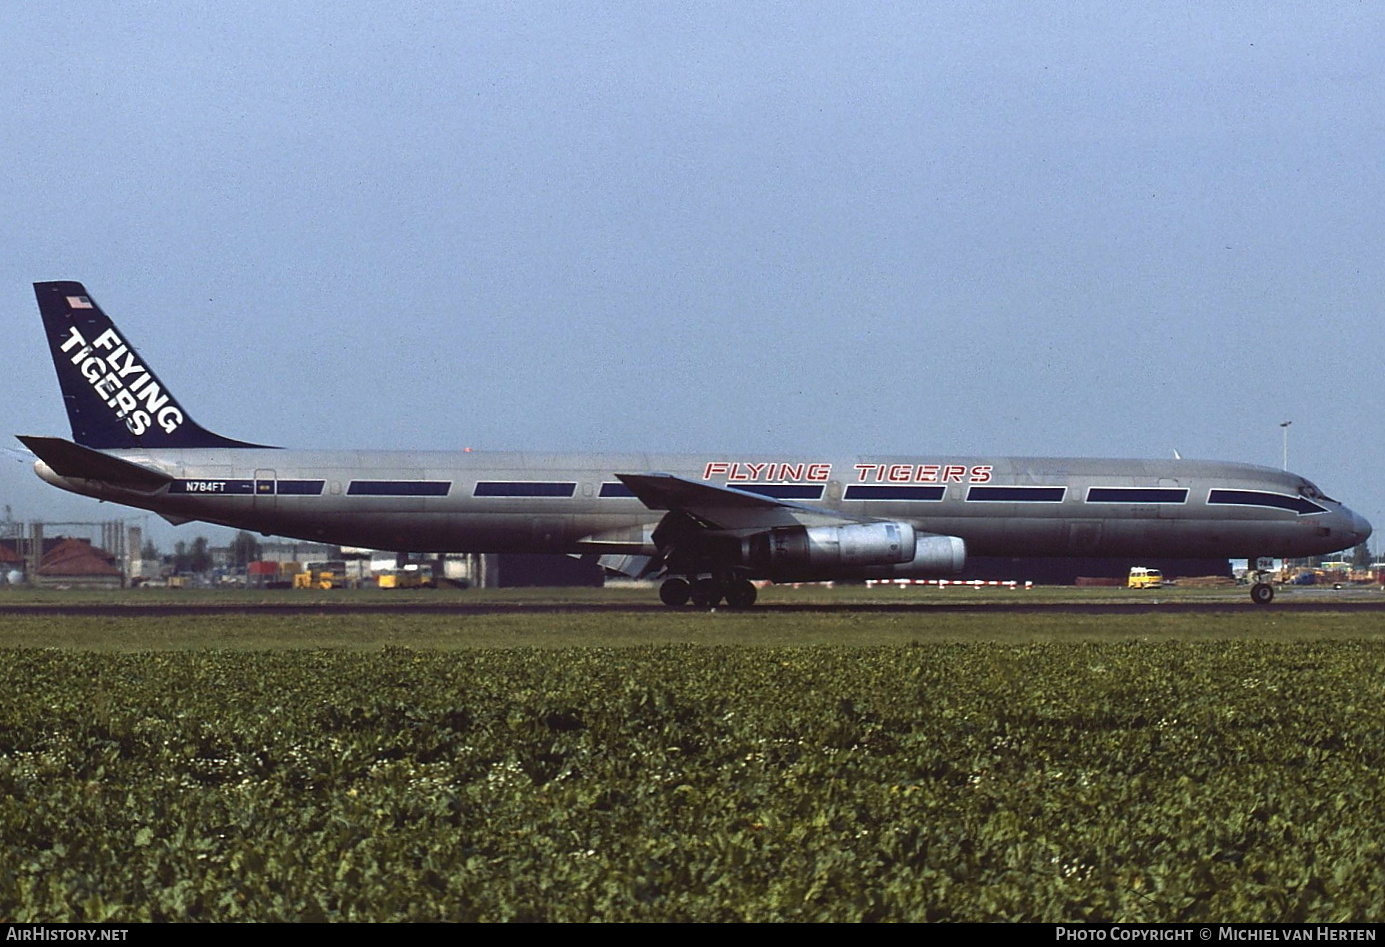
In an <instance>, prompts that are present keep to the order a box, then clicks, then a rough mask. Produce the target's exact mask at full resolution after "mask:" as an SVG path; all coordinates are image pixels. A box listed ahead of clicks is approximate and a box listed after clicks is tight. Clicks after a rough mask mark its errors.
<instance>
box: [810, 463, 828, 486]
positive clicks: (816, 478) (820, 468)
mask: <svg viewBox="0 0 1385 947" xmlns="http://www.w3.org/2000/svg"><path fill="white" fill-rule="evenodd" d="M831 476H832V465H831V464H809V465H808V479H809V480H811V481H812V482H814V483H825V482H827V479H828V478H829V477H831Z"/></svg>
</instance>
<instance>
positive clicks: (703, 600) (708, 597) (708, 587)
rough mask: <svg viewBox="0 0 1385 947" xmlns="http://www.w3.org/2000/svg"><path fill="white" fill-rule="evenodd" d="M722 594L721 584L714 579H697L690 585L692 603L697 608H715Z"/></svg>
mask: <svg viewBox="0 0 1385 947" xmlns="http://www.w3.org/2000/svg"><path fill="white" fill-rule="evenodd" d="M722 594H723V593H722V590H721V583H720V582H717V581H716V580H715V579H698V580H697V581H696V582H694V583H693V584H692V603H693V604H694V605H696V606H697V607H698V608H716V607H717V603H719V602H720V601H721V596H722Z"/></svg>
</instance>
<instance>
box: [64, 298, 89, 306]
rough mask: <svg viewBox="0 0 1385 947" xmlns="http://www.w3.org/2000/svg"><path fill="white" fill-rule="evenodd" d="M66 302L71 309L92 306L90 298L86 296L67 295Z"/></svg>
mask: <svg viewBox="0 0 1385 947" xmlns="http://www.w3.org/2000/svg"><path fill="white" fill-rule="evenodd" d="M67 304H68V305H69V306H71V307H72V308H73V309H91V308H92V305H91V300H90V299H87V297H85V296H69V297H67Z"/></svg>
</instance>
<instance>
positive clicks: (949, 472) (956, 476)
mask: <svg viewBox="0 0 1385 947" xmlns="http://www.w3.org/2000/svg"><path fill="white" fill-rule="evenodd" d="M966 472H967V468H965V467H958V466H956V465H955V464H948V465H947V466H946V467H944V468H943V483H961V482H962V477H964V476H965V475H966Z"/></svg>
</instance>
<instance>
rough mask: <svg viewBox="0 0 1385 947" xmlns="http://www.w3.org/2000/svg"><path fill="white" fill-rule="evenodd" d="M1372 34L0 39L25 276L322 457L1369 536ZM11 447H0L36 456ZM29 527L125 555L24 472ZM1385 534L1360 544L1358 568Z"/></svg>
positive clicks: (1383, 447) (168, 379) (1140, 29)
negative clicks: (1085, 497) (1157, 496)
mask: <svg viewBox="0 0 1385 947" xmlns="http://www.w3.org/2000/svg"><path fill="white" fill-rule="evenodd" d="M1382 27H1385V7H1381V6H1379V5H1375V4H1356V3H1350V4H1348V3H1335V4H1325V5H1285V4H1277V3H1237V2H1228V3H1218V4H1201V3H1191V2H1190V3H1179V2H1172V3H1164V4H1138V5H1137V4H1111V3H1106V2H1072V3H1064V4H1048V3H1004V2H985V3H969V2H957V3H946V4H913V3H864V2H851V3H845V2H844V3H812V2H801V3H800V2H796V3H747V2H737V3H717V2H706V3H671V2H649V0H645V2H629V3H627V2H618V0H603V2H600V3H596V2H563V3H559V2H543V3H525V2H518V3H516V2H509V3H479V2H478V3H471V2H438V3H405V2H391V0H380V2H374V3H370V4H340V3H310V2H289V3H285V2H282V0H276V2H258V0H232V2H224V3H223V2H205V3H202V2H177V0H173V2H124V3H111V2H103V0H82V2H70V0H68V2H64V0H56V2H49V3H46V4H0V61H3V62H4V63H5V68H4V69H3V70H0V102H4V103H5V104H4V107H3V108H0V147H2V148H3V155H4V167H5V171H6V173H5V174H4V175H3V178H0V197H3V200H0V239H2V240H3V246H4V248H5V249H4V252H3V253H0V318H3V319H4V320H5V321H4V322H3V323H2V324H4V325H5V326H7V328H6V331H5V339H6V341H5V344H4V345H3V346H0V353H3V354H0V360H2V361H0V365H3V368H0V417H4V418H5V419H6V420H7V424H8V433H12V434H20V433H35V434H53V435H61V436H67V435H68V434H69V427H68V424H67V420H66V417H65V415H64V413H63V409H62V402H61V399H60V397H59V394H58V388H57V383H56V378H55V376H54V374H53V367H52V364H51V361H50V359H49V357H48V353H47V348H46V345H45V342H44V339H43V335H42V332H41V327H40V323H39V320H38V315H37V310H36V307H35V304H34V297H33V291H32V286H31V284H32V283H33V282H35V281H39V280H55V279H75V280H80V281H82V282H83V283H85V284H86V287H87V289H88V290H89V291H90V293H91V295H92V296H93V297H94V298H95V299H97V300H98V301H99V302H100V303H101V305H102V306H103V307H104V308H105V309H106V311H107V312H108V313H110V314H111V315H112V317H113V318H114V319H115V321H116V324H117V325H118V326H120V328H121V329H122V330H123V332H124V333H125V335H126V336H127V337H128V338H130V339H131V340H132V341H133V342H134V344H135V345H137V346H138V347H139V349H140V352H141V354H142V356H143V357H144V358H145V359H146V360H147V361H148V363H149V364H151V365H152V366H153V367H154V368H155V370H156V371H157V372H158V373H159V374H160V376H161V377H162V379H163V380H164V382H165V383H166V384H167V385H168V386H169V387H170V389H171V390H173V391H174V392H175V393H176V395H177V397H178V399H179V400H180V401H181V402H182V404H183V405H184V407H186V408H188V409H189V411H190V412H191V413H192V414H193V416H194V417H195V418H196V419H197V421H198V422H199V423H200V424H202V425H203V426H204V427H207V428H210V429H211V430H214V431H216V432H218V433H221V434H225V435H227V436H230V437H236V438H241V439H246V440H252V441H256V442H259V443H270V444H280V445H284V446H291V447H306V448H335V447H361V448H418V449H456V448H462V447H473V448H476V449H514V448H518V449H536V450H537V449H544V450H650V451H698V452H710V451H718V452H728V453H729V452H738V453H745V452H785V453H790V454H806V453H814V454H824V453H830V454H833V455H837V454H853V453H900V454H920V455H922V454H926V455H929V456H933V457H938V456H943V455H948V454H981V455H985V454H991V455H996V454H1003V455H1009V454H1029V455H1055V456H1114V457H1156V458H1157V457H1172V456H1173V452H1174V451H1175V450H1176V451H1178V452H1179V453H1180V454H1181V455H1182V456H1183V457H1199V458H1213V459H1220V460H1236V461H1245V462H1249V463H1258V464H1264V465H1267V466H1276V467H1277V466H1279V465H1280V463H1281V461H1282V452H1283V448H1284V442H1283V440H1282V435H1283V433H1284V431H1285V429H1283V428H1281V427H1280V423H1281V422H1282V421H1285V420H1291V421H1292V422H1293V423H1292V426H1291V427H1289V428H1288V429H1287V432H1288V461H1289V468H1290V469H1292V470H1295V471H1297V472H1299V473H1301V474H1304V475H1305V476H1308V477H1309V478H1311V479H1313V480H1314V481H1316V482H1317V483H1318V484H1319V486H1321V487H1322V488H1323V489H1324V490H1325V491H1326V492H1328V493H1329V494H1330V495H1332V496H1334V497H1337V498H1339V499H1341V500H1342V501H1344V502H1345V503H1347V504H1348V505H1349V506H1351V507H1352V508H1354V509H1356V510H1357V511H1358V512H1360V513H1362V514H1363V515H1365V516H1366V517H1367V518H1369V519H1370V520H1372V521H1373V522H1374V523H1376V524H1377V525H1378V526H1379V525H1381V524H1385V481H1382V478H1381V476H1380V473H1381V471H1382V470H1383V469H1385V441H1382V438H1381V437H1380V420H1379V417H1378V415H1379V412H1378V409H1377V406H1376V404H1375V399H1376V398H1377V397H1378V396H1379V392H1380V391H1381V389H1380V388H1377V387H1376V386H1377V385H1380V384H1381V383H1382V381H1385V371H1382V369H1383V368H1385V323H1383V322H1382V320H1381V319H1380V318H1378V310H1379V309H1380V306H1381V300H1382V298H1385V275H1382V263H1383V261H1385V215H1382V214H1381V208H1382V207H1385V165H1383V164H1382V162H1381V161H1380V155H1382V154H1385V108H1383V106H1385V81H1382V79H1385V60H1382V59H1381V57H1380V55H1379V38H1380V36H1381V35H1382V32H1385V31H1383V30H1382ZM19 446H20V445H19V444H18V442H16V441H11V442H10V443H9V445H8V447H10V448H16V449H17V448H19ZM0 503H3V504H5V505H8V506H10V507H11V509H12V515H13V516H14V518H15V519H17V520H31V519H37V518H44V519H49V520H56V519H62V520H93V519H108V518H114V517H121V516H124V517H126V518H128V519H129V521H130V522H131V523H132V524H133V523H144V524H145V525H147V527H148V528H149V529H151V530H152V531H153V534H154V536H155V538H156V540H158V541H159V542H160V544H161V545H162V546H163V547H164V548H165V549H167V548H170V547H171V545H172V543H173V542H175V541H176V540H178V539H184V540H188V541H190V540H191V538H192V537H193V536H195V535H199V534H203V535H209V536H211V537H213V539H214V541H218V537H220V538H224V537H225V536H226V535H229V534H227V533H225V532H224V531H220V530H217V529H214V528H210V527H207V526H205V525H190V526H183V527H180V528H178V529H173V528H172V527H168V526H164V525H160V521H159V520H158V519H157V517H145V516H144V514H142V513H139V512H137V511H129V510H124V509H123V508H117V507H112V506H106V505H101V504H98V503H96V502H95V501H93V500H89V499H84V498H80V497H75V496H72V495H69V494H64V493H62V492H61V491H58V490H55V489H54V488H51V487H49V486H47V485H45V484H43V483H42V482H40V481H39V480H38V479H37V478H36V477H35V476H34V475H33V473H32V470H31V469H30V467H29V463H28V462H27V461H24V462H21V461H20V459H19V453H18V452H17V451H16V450H8V451H6V452H4V453H2V454H0ZM1374 542H1375V540H1373V543H1374Z"/></svg>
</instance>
